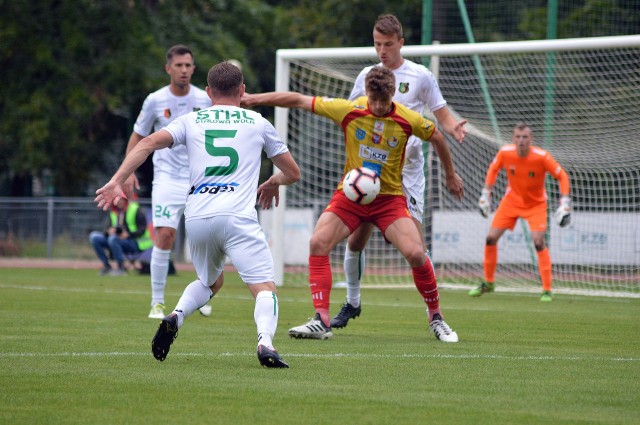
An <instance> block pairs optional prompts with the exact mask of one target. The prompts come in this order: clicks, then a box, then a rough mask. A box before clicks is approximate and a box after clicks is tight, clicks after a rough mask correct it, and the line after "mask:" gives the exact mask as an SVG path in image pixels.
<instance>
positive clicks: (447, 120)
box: [433, 106, 467, 143]
mask: <svg viewBox="0 0 640 425" xmlns="http://www.w3.org/2000/svg"><path fill="white" fill-rule="evenodd" d="M433 114H434V115H435V116H436V119H437V120H438V123H439V124H440V126H441V127H442V129H443V130H444V131H445V133H447V134H449V135H450V136H453V137H454V138H455V139H456V140H457V141H458V142H460V143H462V142H464V137H465V136H466V135H467V129H466V128H464V125H465V124H466V123H467V120H461V121H456V119H455V118H454V117H453V114H451V112H450V111H449V108H447V107H446V106H444V107H442V108H440V109H438V110H436V111H434V112H433Z"/></svg>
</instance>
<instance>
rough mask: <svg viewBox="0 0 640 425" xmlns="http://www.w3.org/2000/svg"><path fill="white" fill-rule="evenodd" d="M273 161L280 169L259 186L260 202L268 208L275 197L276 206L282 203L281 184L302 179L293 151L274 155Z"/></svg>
mask: <svg viewBox="0 0 640 425" xmlns="http://www.w3.org/2000/svg"><path fill="white" fill-rule="evenodd" d="M271 161H272V162H273V165H275V166H276V167H277V168H278V171H277V172H276V173H275V174H274V175H272V176H271V177H269V178H268V179H267V181H265V182H264V183H262V184H261V185H260V186H259V187H258V195H259V198H258V203H259V204H260V207H262V208H263V209H266V210H268V209H269V208H271V206H272V205H273V200H274V199H275V206H276V207H277V206H278V205H279V204H280V185H289V184H293V183H295V182H297V181H298V180H300V168H299V167H298V164H296V162H295V160H294V159H293V156H291V153H289V152H285V153H283V154H280V155H277V156H274V157H273V158H271Z"/></svg>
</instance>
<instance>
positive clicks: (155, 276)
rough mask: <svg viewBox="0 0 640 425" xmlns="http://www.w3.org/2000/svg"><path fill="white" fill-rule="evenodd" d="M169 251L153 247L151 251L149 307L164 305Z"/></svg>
mask: <svg viewBox="0 0 640 425" xmlns="http://www.w3.org/2000/svg"><path fill="white" fill-rule="evenodd" d="M170 257H171V250H169V249H160V248H158V247H157V246H155V245H154V247H153V249H152V250H151V265H150V268H151V306H153V305H154V304H158V303H160V304H164V288H165V286H167V275H168V274H169V258H170Z"/></svg>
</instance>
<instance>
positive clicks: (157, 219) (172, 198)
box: [151, 180, 191, 229]
mask: <svg viewBox="0 0 640 425" xmlns="http://www.w3.org/2000/svg"><path fill="white" fill-rule="evenodd" d="M190 189H191V186H189V183H188V182H184V181H182V180H159V181H156V180H154V181H153V187H152V189H151V204H152V208H153V227H171V228H173V229H177V228H178V226H179V225H180V219H181V218H182V214H183V213H184V206H185V204H186V202H187V196H188V195H189V190H190Z"/></svg>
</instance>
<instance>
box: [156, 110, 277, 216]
mask: <svg viewBox="0 0 640 425" xmlns="http://www.w3.org/2000/svg"><path fill="white" fill-rule="evenodd" d="M165 130H167V131H168V132H169V133H170V134H171V136H172V137H173V146H172V149H175V148H176V147H180V146H183V145H186V147H187V152H188V155H189V173H190V185H191V190H190V191H189V196H188V197H187V204H186V208H185V213H184V215H185V220H187V221H188V220H193V219H196V218H203V217H211V216H215V215H236V216H244V217H249V218H252V219H255V220H257V217H258V216H257V212H256V208H255V206H256V199H257V198H256V196H257V188H258V179H259V177H260V163H261V159H262V151H264V152H266V154H267V157H268V158H272V157H274V156H277V155H280V154H283V153H286V152H288V151H289V149H288V148H287V146H286V145H285V144H284V143H283V142H282V140H281V139H280V137H279V136H278V134H277V133H276V129H275V128H274V127H273V125H271V123H270V122H269V121H267V120H266V119H265V118H264V117H263V116H262V115H260V114H259V113H257V112H255V111H251V110H248V109H243V108H239V107H235V106H227V105H216V106H211V107H209V108H206V109H202V110H199V111H197V112H191V113H189V114H187V115H183V116H181V117H179V118H177V119H176V120H174V121H173V122H172V123H170V124H169V125H168V126H167V127H165Z"/></svg>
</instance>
